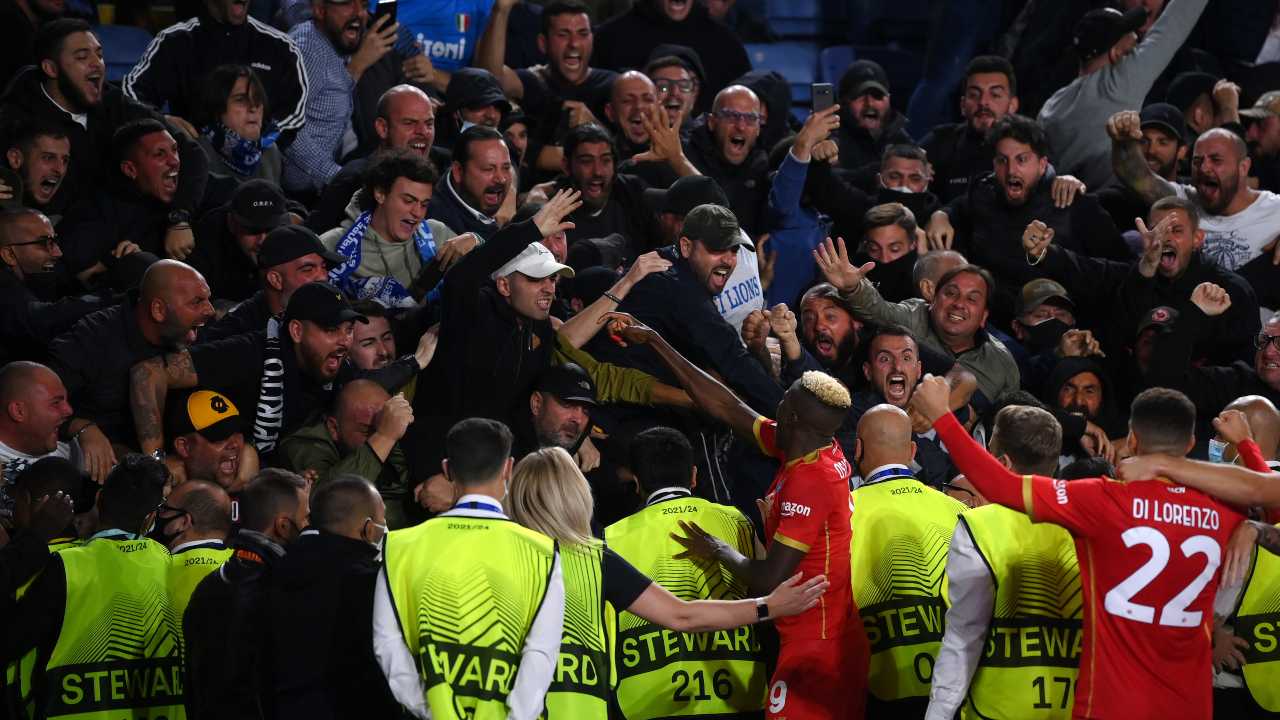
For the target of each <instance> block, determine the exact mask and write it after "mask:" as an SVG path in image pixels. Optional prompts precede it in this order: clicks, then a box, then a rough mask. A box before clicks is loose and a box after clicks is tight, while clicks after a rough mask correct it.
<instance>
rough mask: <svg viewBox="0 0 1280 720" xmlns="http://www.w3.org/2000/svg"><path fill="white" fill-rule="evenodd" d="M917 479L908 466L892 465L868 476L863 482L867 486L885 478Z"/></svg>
mask: <svg viewBox="0 0 1280 720" xmlns="http://www.w3.org/2000/svg"><path fill="white" fill-rule="evenodd" d="M915 479H916V476H915V475H912V474H911V471H910V470H908V469H907V468H904V467H890V468H885V469H883V470H881V471H880V472H878V473H876V474H874V475H872V476H871V477H869V478H867V479H866V482H864V483H862V485H863V487H866V486H867V485H870V484H872V483H878V482H883V481H885V480H915Z"/></svg>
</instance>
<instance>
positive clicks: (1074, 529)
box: [1023, 476, 1243, 720]
mask: <svg viewBox="0 0 1280 720" xmlns="http://www.w3.org/2000/svg"><path fill="white" fill-rule="evenodd" d="M1023 497H1024V498H1026V505H1027V507H1026V511H1027V514H1029V515H1030V516H1031V517H1032V519H1034V520H1036V521H1042V522H1053V523H1057V524H1059V525H1061V526H1063V527H1065V528H1067V529H1068V530H1070V531H1071V534H1072V535H1073V536H1075V539H1076V554H1077V555H1078V556H1079V558H1080V573H1081V577H1082V578H1084V579H1085V582H1084V585H1083V589H1084V594H1085V596H1084V608H1085V635H1084V648H1083V652H1082V653H1081V656H1080V679H1079V681H1078V684H1077V686H1076V702H1075V713H1074V714H1075V717H1077V718H1104V717H1106V718H1125V720H1143V719H1144V718H1152V719H1153V720H1169V719H1170V718H1206V719H1207V718H1210V717H1212V715H1213V688H1212V680H1213V670H1212V643H1213V598H1214V594H1215V593H1216V592H1217V590H1218V580H1219V577H1220V576H1219V572H1218V568H1219V566H1220V565H1221V564H1222V559H1223V558H1222V555H1223V550H1224V548H1225V546H1226V544H1227V540H1228V538H1229V537H1230V536H1231V531H1232V530H1234V529H1235V527H1236V525H1237V524H1238V523H1239V522H1240V521H1241V520H1242V519H1243V518H1242V517H1241V516H1240V514H1239V513H1237V512H1236V511H1235V510H1232V509H1231V508H1229V507H1227V506H1226V505H1223V504H1222V503H1219V502H1218V501H1216V500H1214V499H1213V498H1211V497H1209V496H1207V495H1204V494H1203V493H1200V492H1197V491H1195V490H1192V489H1190V488H1187V487H1183V486H1181V485H1176V484H1174V483H1171V482H1168V481H1165V480H1148V481H1144V482H1131V483H1126V482H1118V481H1115V480H1110V479H1106V478H1090V479H1087V480H1073V481H1064V480H1054V479H1052V478H1046V477H1031V476H1026V477H1024V478H1023Z"/></svg>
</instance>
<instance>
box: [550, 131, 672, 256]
mask: <svg viewBox="0 0 1280 720" xmlns="http://www.w3.org/2000/svg"><path fill="white" fill-rule="evenodd" d="M616 160H617V153H616V148H615V145H614V141H613V137H612V136H610V135H609V131H607V130H605V129H604V128H602V127H600V126H599V125H596V124H594V123H588V124H586V125H579V126H577V127H575V128H573V129H572V130H570V131H569V134H568V135H566V136H565V138H564V165H563V168H564V177H562V178H561V179H560V180H558V181H557V182H556V184H555V186H554V187H555V188H557V189H560V188H572V189H574V190H577V191H579V192H581V193H582V207H581V208H579V209H578V210H577V211H575V212H574V213H573V214H572V215H570V216H569V218H568V219H569V221H570V222H572V223H573V224H574V228H573V229H572V230H570V231H569V232H568V234H567V240H568V242H569V244H570V245H572V244H573V243H574V242H576V241H578V240H582V239H586V238H602V237H607V236H609V235H612V234H613V233H618V234H620V235H622V237H624V238H625V239H626V241H627V246H628V247H629V252H628V256H629V257H628V259H630V258H632V257H635V256H637V255H639V254H641V253H643V252H645V251H647V250H650V249H652V248H653V247H656V245H657V244H658V243H659V242H660V241H661V238H662V231H661V228H659V227H658V222H657V218H656V217H655V216H654V214H653V213H652V212H651V211H650V210H649V208H648V206H646V205H645V200H644V193H645V190H646V188H647V186H646V185H645V183H644V181H643V180H641V179H640V178H638V177H636V176H634V175H626V174H623V173H619V172H617V170H616V165H615V161H616Z"/></svg>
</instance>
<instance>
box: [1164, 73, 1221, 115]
mask: <svg viewBox="0 0 1280 720" xmlns="http://www.w3.org/2000/svg"><path fill="white" fill-rule="evenodd" d="M1217 84H1218V78H1217V77H1216V76H1214V75H1210V74H1209V73H1207V72H1199V71H1193V72H1184V73H1178V75H1176V76H1175V77H1174V78H1173V81H1172V82H1170V83H1169V89H1168V90H1166V91H1165V93H1164V101H1165V102H1167V103H1169V104H1170V105H1172V106H1174V107H1176V108H1178V110H1179V111H1180V112H1184V113H1185V112H1186V111H1187V108H1189V107H1191V104H1192V103H1194V102H1195V101H1196V98H1198V97H1200V96H1201V95H1212V94H1213V86H1214V85H1217Z"/></svg>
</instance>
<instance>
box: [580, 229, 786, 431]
mask: <svg viewBox="0 0 1280 720" xmlns="http://www.w3.org/2000/svg"><path fill="white" fill-rule="evenodd" d="M658 252H659V253H661V254H662V256H663V257H665V258H667V259H668V260H671V262H672V265H671V268H670V269H668V270H666V271H664V272H660V273H653V274H651V275H649V276H648V277H646V278H645V279H643V280H641V281H640V282H639V283H637V284H636V286H635V287H634V288H632V289H631V292H630V293H629V294H628V295H627V297H626V298H624V299H623V301H622V304H621V305H620V306H619V307H618V310H620V311H622V312H627V313H631V314H632V315H634V316H635V317H636V318H637V319H638V320H640V321H641V322H643V323H644V324H646V325H648V326H649V327H651V328H653V329H654V330H656V331H657V332H658V334H659V335H661V336H662V337H663V338H665V339H666V340H667V342H669V343H671V346H672V347H674V348H675V349H676V350H678V351H679V352H680V354H682V355H684V356H685V357H686V358H688V359H689V360H690V361H691V362H693V363H694V364H695V365H698V366H700V367H704V368H707V369H710V370H715V371H716V372H717V373H719V374H720V375H721V376H722V377H723V378H724V379H725V382H726V383H727V384H728V385H729V387H731V388H733V389H734V391H735V392H737V393H738V394H739V395H740V396H741V397H742V398H743V399H744V400H745V401H746V402H747V404H749V405H750V406H751V407H752V408H754V409H755V411H756V412H758V413H760V414H761V415H766V416H771V415H773V413H774V411H775V410H777V407H778V402H779V401H781V400H782V388H781V387H780V386H779V385H778V383H777V382H775V381H774V380H773V378H771V377H769V374H768V373H767V372H765V370H764V368H763V367H761V366H760V363H759V362H757V361H756V360H755V359H754V358H752V357H751V355H750V354H749V353H748V352H747V348H746V346H745V345H743V344H742V339H741V338H740V337H739V336H738V332H737V330H735V329H734V328H733V326H732V325H730V324H729V323H727V322H725V319H724V318H723V317H722V316H721V315H720V312H719V311H718V310H717V309H716V307H715V304H714V303H713V302H712V297H711V295H709V294H708V293H707V289H706V287H704V286H703V285H702V284H701V283H699V282H698V280H697V278H696V277H695V276H694V274H693V268H691V267H690V266H689V262H688V261H687V260H685V259H683V258H681V257H680V256H679V253H677V252H676V251H675V248H673V247H665V248H662V249H661V250H659V251H658ZM586 349H587V351H588V352H590V353H591V355H592V356H593V357H595V358H596V359H598V360H600V361H601V362H611V363H613V364H615V365H622V366H627V367H636V368H639V369H641V370H644V371H645V372H647V373H649V374H650V375H653V376H655V377H657V378H658V379H660V380H662V381H663V382H666V383H668V384H670V385H679V383H678V382H677V381H676V380H675V377H674V376H673V375H672V374H671V371H670V370H668V369H667V366H666V365H665V364H664V363H663V362H662V361H661V360H660V359H659V358H658V356H657V354H656V353H654V352H653V351H652V350H650V349H648V348H625V349H622V348H619V347H618V346H617V345H615V344H614V343H613V342H612V341H611V340H609V338H608V337H607V336H606V334H605V333H599V334H597V335H596V336H595V338H593V339H592V340H591V342H589V343H588V344H587V347H586Z"/></svg>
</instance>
